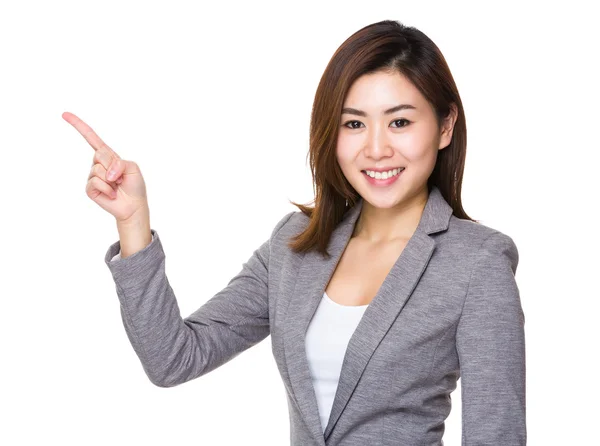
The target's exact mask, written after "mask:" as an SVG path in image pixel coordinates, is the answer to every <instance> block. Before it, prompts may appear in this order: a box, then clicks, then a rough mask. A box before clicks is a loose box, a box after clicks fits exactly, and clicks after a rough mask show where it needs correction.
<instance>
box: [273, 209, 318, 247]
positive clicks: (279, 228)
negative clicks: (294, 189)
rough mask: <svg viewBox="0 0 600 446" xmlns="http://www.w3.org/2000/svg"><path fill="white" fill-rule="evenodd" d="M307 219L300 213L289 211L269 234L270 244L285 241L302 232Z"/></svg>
mask: <svg viewBox="0 0 600 446" xmlns="http://www.w3.org/2000/svg"><path fill="white" fill-rule="evenodd" d="M308 222H309V218H308V217H307V216H306V215H304V214H303V213H302V212H300V211H291V212H288V213H287V214H285V215H284V216H282V217H281V218H280V219H279V221H278V222H277V223H276V224H275V226H274V228H273V230H272V232H271V242H272V243H273V242H274V241H275V240H284V239H285V240H287V239H289V237H290V236H293V235H296V234H298V233H299V232H301V231H303V230H304V229H305V228H306V226H307V225H308Z"/></svg>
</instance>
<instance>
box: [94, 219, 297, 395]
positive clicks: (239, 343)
mask: <svg viewBox="0 0 600 446" xmlns="http://www.w3.org/2000/svg"><path fill="white" fill-rule="evenodd" d="M292 214H293V212H290V213H288V214H287V215H285V216H284V217H283V218H282V219H281V220H280V221H279V222H278V223H277V224H276V225H275V228H274V229H273V231H272V233H271V237H270V238H269V239H268V240H267V241H265V242H264V243H263V244H262V245H261V246H260V247H259V248H257V249H256V250H255V251H254V253H253V254H252V256H251V257H250V258H249V259H248V260H247V261H246V262H245V263H244V264H243V266H242V269H241V271H240V272H239V273H238V274H237V275H236V276H235V277H233V278H232V279H231V280H230V281H229V283H228V285H227V286H226V287H225V288H223V289H222V290H221V291H219V292H218V293H217V294H215V295H214V296H213V297H212V298H211V299H209V300H208V301H207V302H206V303H205V304H204V305H202V306H201V307H200V308H199V309H198V310H196V311H195V312H194V313H192V314H191V315H190V316H188V317H187V318H185V319H182V317H181V315H180V312H179V307H178V305H177V301H176V298H175V294H174V292H173V289H172V288H171V286H170V284H169V281H168V279H167V276H166V274H165V254H164V251H163V247H162V244H161V241H160V237H159V236H158V233H157V232H156V231H155V230H154V229H152V231H151V232H152V242H151V243H150V244H149V245H148V246H146V247H145V248H144V249H142V250H140V251H138V252H136V253H135V254H133V255H131V256H129V257H127V258H124V259H119V260H115V261H111V260H112V258H113V257H114V256H115V255H116V254H117V253H118V252H119V242H116V243H114V244H113V245H111V247H110V248H109V249H108V252H107V253H106V256H105V259H104V260H105V263H106V264H107V266H108V268H109V269H110V271H111V273H112V276H113V279H114V281H115V285H116V289H117V295H118V297H119V301H120V304H121V316H122V319H123V324H124V326H125V330H126V332H127V336H128V337H129V340H130V341H131V344H132V345H133V348H134V350H135V352H136V353H137V355H138V357H139V359H140V361H141V363H142V366H143V368H144V370H145V372H146V374H147V375H148V378H149V379H150V381H151V382H152V383H153V384H155V385H157V386H159V387H172V386H176V385H178V384H182V383H184V382H186V381H189V380H191V379H194V378H197V377H199V376H202V375H204V374H206V373H208V372H210V371H212V370H214V369H216V368H217V367H219V366H221V365H223V364H225V363H226V362H227V361H229V360H231V359H233V358H234V357H235V356H237V355H238V354H240V353H241V352H243V351H244V350H246V349H248V348H250V347H252V346H253V345H255V344H257V343H258V342H260V341H261V340H263V339H264V338H266V337H267V336H268V335H269V333H270V331H269V304H268V295H267V286H268V274H269V272H268V268H269V254H270V244H271V241H272V240H273V238H274V237H275V236H276V234H277V232H278V231H279V230H280V229H281V227H282V226H283V225H284V224H285V223H286V222H287V221H288V220H289V219H290V217H291V216H292ZM206 274H209V272H206Z"/></svg>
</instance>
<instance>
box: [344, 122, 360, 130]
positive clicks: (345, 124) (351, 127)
mask: <svg viewBox="0 0 600 446" xmlns="http://www.w3.org/2000/svg"><path fill="white" fill-rule="evenodd" d="M355 123H358V124H359V125H360V124H362V122H360V121H346V122H345V123H344V127H348V128H349V129H357V128H359V127H355V126H354V125H352V124H355ZM348 124H351V125H350V126H348Z"/></svg>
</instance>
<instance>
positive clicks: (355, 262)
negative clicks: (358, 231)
mask: <svg viewBox="0 0 600 446" xmlns="http://www.w3.org/2000/svg"><path fill="white" fill-rule="evenodd" d="M407 243H408V240H402V241H395V242H388V243H386V244H385V245H377V246H374V245H372V244H369V243H366V242H364V241H361V240H359V239H357V238H353V239H351V240H350V241H349V242H348V245H347V246H346V249H345V251H344V252H343V253H342V257H341V258H340V261H339V263H338V265H337V267H336V269H335V271H334V272H333V275H332V276H331V280H330V281H329V284H328V285H327V287H326V289H325V292H326V293H327V296H329V298H330V299H331V300H333V301H334V302H337V303H339V304H341V305H367V304H369V303H371V301H372V300H373V298H374V297H375V296H376V295H377V292H378V291H379V288H380V287H381V285H382V284H383V282H384V280H385V278H386V277H387V275H388V273H389V272H390V270H391V269H392V266H394V264H395V263H396V261H397V260H398V257H399V256H400V254H402V251H403V250H404V247H405V246H406V244H407Z"/></svg>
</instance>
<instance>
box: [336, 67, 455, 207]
mask: <svg viewBox="0 0 600 446" xmlns="http://www.w3.org/2000/svg"><path fill="white" fill-rule="evenodd" d="M399 106H400V107H399ZM453 124H454V115H453V114H451V118H450V119H447V120H446V121H444V122H443V123H442V125H441V128H438V124H437V122H436V117H435V112H434V110H433V108H432V107H431V105H430V104H429V103H428V102H427V100H426V99H425V97H424V96H423V95H422V94H421V93H420V92H419V91H418V90H417V88H416V87H415V86H414V85H413V84H412V83H411V82H410V81H409V80H408V79H407V78H406V77H405V76H403V75H402V74H400V73H398V72H394V73H390V72H376V73H369V74H366V75H363V76H361V77H360V78H358V79H357V80H356V81H355V82H354V84H353V85H352V87H351V88H350V90H349V91H348V94H347V95H346V99H345V101H344V106H343V110H342V115H341V121H340V128H339V134H338V139H337V148H336V156H337V160H338V162H339V165H340V167H341V169H342V172H343V173H344V175H345V176H346V179H347V180H348V182H349V183H350V184H351V185H352V186H353V187H354V189H356V191H357V192H358V193H359V194H360V196H361V197H362V198H363V199H364V205H368V204H369V205H372V206H374V207H376V208H392V207H395V206H397V205H402V204H406V203H407V202H409V201H410V200H414V199H423V198H425V199H426V197H427V193H428V192H427V179H428V178H429V176H430V175H431V172H432V171H433V168H434V167H435V162H436V158H437V154H438V151H439V150H442V149H443V148H445V147H446V146H448V144H450V141H451V139H452V129H453V126H454V125H453ZM399 168H404V170H402V171H401V172H400V173H399V174H398V173H397V170H398V169H399ZM373 170H374V171H379V172H381V173H377V174H376V175H375V176H376V178H370V177H369V176H368V175H367V171H368V172H369V173H371V175H374V172H372V171H373ZM390 170H392V172H391V173H388V172H389V171H390ZM384 172H385V173H384ZM378 177H380V178H378Z"/></svg>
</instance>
